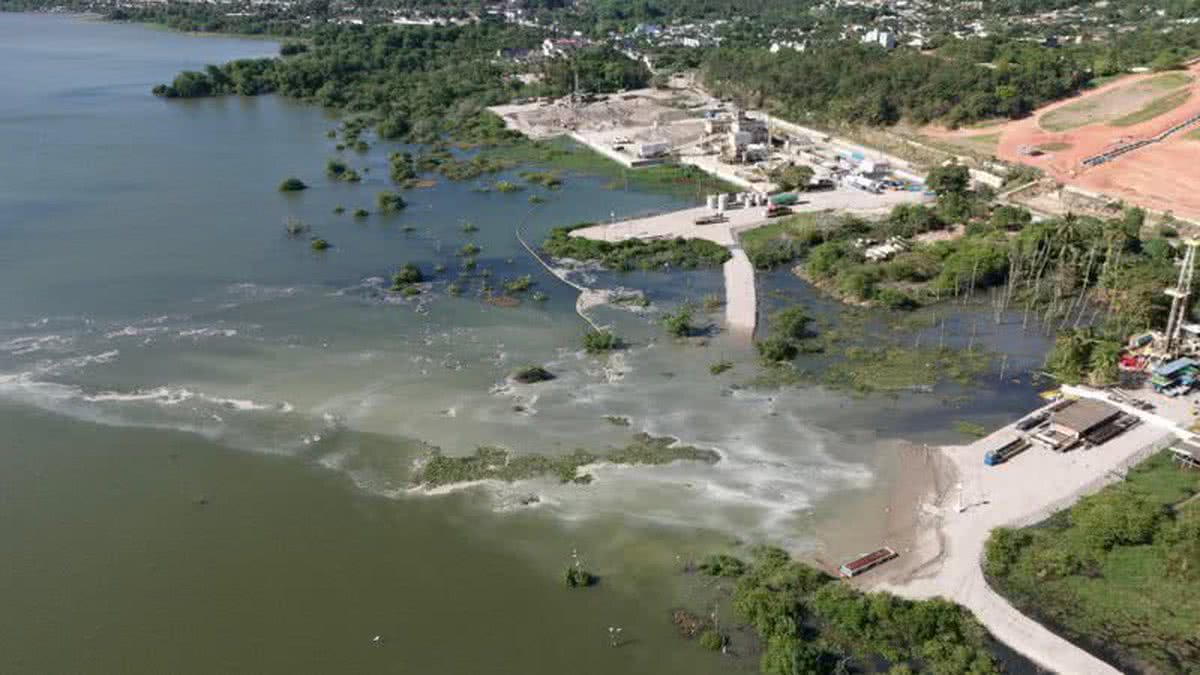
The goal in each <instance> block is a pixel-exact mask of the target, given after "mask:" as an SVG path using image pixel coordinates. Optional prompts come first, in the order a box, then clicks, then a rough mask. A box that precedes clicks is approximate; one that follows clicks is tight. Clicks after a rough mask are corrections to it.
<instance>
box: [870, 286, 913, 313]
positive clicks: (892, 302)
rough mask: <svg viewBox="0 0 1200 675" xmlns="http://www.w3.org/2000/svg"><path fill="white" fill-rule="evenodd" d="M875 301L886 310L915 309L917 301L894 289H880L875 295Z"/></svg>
mask: <svg viewBox="0 0 1200 675" xmlns="http://www.w3.org/2000/svg"><path fill="white" fill-rule="evenodd" d="M875 300H876V301H877V302H878V303H879V304H881V305H883V306H884V307H887V308H888V309H900V310H909V309H916V308H917V301H916V300H914V299H913V298H912V296H911V295H909V294H908V293H905V292H904V291H900V290H896V289H895V288H881V289H879V290H878V291H877V292H876V293H875Z"/></svg>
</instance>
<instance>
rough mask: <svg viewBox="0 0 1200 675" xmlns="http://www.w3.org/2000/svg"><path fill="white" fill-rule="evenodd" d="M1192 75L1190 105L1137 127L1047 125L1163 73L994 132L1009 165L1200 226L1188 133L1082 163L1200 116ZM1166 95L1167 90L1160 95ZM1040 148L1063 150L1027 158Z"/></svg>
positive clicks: (950, 135) (1195, 154)
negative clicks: (1062, 113)
mask: <svg viewBox="0 0 1200 675" xmlns="http://www.w3.org/2000/svg"><path fill="white" fill-rule="evenodd" d="M1189 74H1190V75H1191V76H1192V82H1191V84H1189V85H1187V86H1188V88H1190V89H1191V91H1192V92H1193V94H1192V96H1191V97H1190V98H1189V99H1188V100H1187V101H1186V102H1185V103H1184V104H1183V105H1181V106H1179V107H1177V108H1174V109H1172V110H1169V111H1167V112H1165V113H1163V114H1162V115H1159V116H1157V117H1155V118H1153V119H1150V120H1147V121H1145V122H1140V123H1138V124H1133V125H1130V126H1126V127H1114V126H1110V125H1109V124H1107V123H1105V122H1097V123H1090V124H1087V125H1085V126H1082V127H1079V128H1077V129H1072V130H1070V131H1063V132H1052V131H1046V130H1045V129H1043V128H1042V126H1041V120H1042V119H1043V118H1044V117H1046V116H1047V115H1050V114H1052V113H1054V112H1055V111H1058V110H1061V109H1063V108H1067V107H1070V106H1076V107H1078V106H1079V104H1080V102H1081V101H1085V100H1088V99H1092V98H1094V97H1104V98H1105V99H1111V98H1112V97H1113V92H1116V91H1117V90H1124V91H1126V92H1130V91H1137V89H1136V88H1133V87H1131V85H1136V84H1138V83H1140V82H1142V81H1143V80H1149V79H1153V78H1156V77H1161V76H1162V75H1161V74H1160V73H1147V74H1144V75H1131V76H1129V77H1124V78H1121V79H1119V80H1115V81H1113V82H1109V83H1107V84H1105V85H1104V86H1101V87H1098V88H1096V89H1094V90H1091V91H1088V92H1085V93H1083V94H1081V95H1079V96H1076V97H1073V98H1070V99H1066V100H1063V101H1059V102H1057V103H1053V104H1051V105H1049V106H1046V107H1045V108H1042V109H1041V110H1039V111H1037V112H1036V113H1034V115H1032V116H1031V117H1028V118H1025V119H1022V120H1016V121H1013V122H1008V123H1005V124H1003V125H1002V126H999V127H989V129H988V131H990V132H992V133H997V132H998V133H999V134H1000V141H999V144H998V146H997V148H996V156H997V157H999V158H1000V159H1003V160H1006V161H1010V162H1017V163H1022V164H1028V165H1030V166H1036V167H1038V168H1040V169H1042V170H1043V171H1045V172H1046V174H1047V175H1048V176H1049V177H1051V178H1053V179H1054V180H1056V181H1058V182H1061V183H1066V184H1069V185H1074V186H1077V187H1080V188H1083V189H1086V190H1092V191H1096V192H1103V193H1105V194H1107V195H1109V196H1111V197H1112V198H1114V199H1120V200H1124V201H1126V202H1129V203H1132V204H1136V205H1138V206H1142V207H1145V208H1149V209H1154V210H1159V211H1171V212H1172V213H1174V214H1175V215H1176V216H1179V217H1182V218H1186V219H1191V220H1200V173H1197V171H1196V168H1195V167H1196V164H1197V162H1200V143H1196V142H1194V141H1192V140H1190V139H1188V138H1187V133H1178V134H1176V135H1174V136H1171V137H1169V138H1168V139H1167V140H1165V141H1163V142H1161V143H1155V144H1153V145H1150V146H1147V147H1144V148H1141V149H1139V150H1136V151H1133V152H1130V153H1129V154H1126V155H1124V156H1122V157H1120V158H1118V159H1116V160H1114V161H1112V162H1109V163H1107V164H1104V165H1101V166H1098V167H1094V168H1085V167H1084V166H1083V164H1082V162H1083V160H1084V159H1085V158H1087V157H1091V156H1093V155H1096V154H1099V153H1102V152H1104V151H1105V150H1108V149H1111V148H1113V147H1116V146H1117V145H1120V144H1122V143H1128V142H1131V141H1135V140H1139V139H1144V138H1149V137H1152V136H1155V135H1156V134H1158V133H1160V132H1162V131H1164V130H1166V129H1168V128H1170V127H1172V126H1174V125H1176V124H1178V123H1180V122H1182V121H1184V120H1186V119H1188V118H1189V117H1192V116H1194V115H1198V114H1200V80H1198V79H1197V78H1198V77H1200V63H1197V64H1193V65H1192V66H1191V68H1190V69H1189ZM1160 93H1163V92H1162V91H1161V90H1160ZM1135 98H1136V97H1135ZM1150 98H1151V99H1152V98H1154V97H1153V96H1151V97H1150ZM1139 100H1140V99H1139ZM1142 103H1143V104H1144V103H1145V102H1144V101H1143V102H1142ZM1140 105H1141V104H1138V105H1136V106H1134V108H1137V107H1140ZM979 133H980V131H979V130H978V129H959V130H953V131H951V130H947V129H939V128H936V127H926V128H925V129H923V130H922V134H924V135H926V136H929V137H931V138H934V139H941V140H960V141H961V140H962V139H964V138H970V137H971V136H978V135H979ZM1039 147H1040V148H1056V149H1055V150H1052V151H1050V152H1045V153H1044V154H1042V155H1040V156H1036V157H1035V156H1030V155H1029V154H1027V152H1022V150H1028V149H1030V148H1039Z"/></svg>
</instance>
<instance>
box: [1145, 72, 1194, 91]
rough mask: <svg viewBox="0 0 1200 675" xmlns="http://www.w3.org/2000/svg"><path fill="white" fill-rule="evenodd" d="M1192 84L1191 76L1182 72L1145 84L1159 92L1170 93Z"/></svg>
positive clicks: (1163, 76) (1157, 78) (1160, 76)
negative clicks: (1172, 90)
mask: <svg viewBox="0 0 1200 675" xmlns="http://www.w3.org/2000/svg"><path fill="white" fill-rule="evenodd" d="M1191 82H1192V76H1191V75H1189V74H1187V73H1182V72H1175V73H1164V74H1162V75H1159V76H1158V77H1154V78H1151V79H1149V80H1146V81H1145V82H1144V83H1143V84H1145V85H1146V86H1148V87H1150V88H1151V89H1156V90H1158V91H1169V90H1171V89H1176V88H1178V87H1182V86H1185V85H1188V84H1191Z"/></svg>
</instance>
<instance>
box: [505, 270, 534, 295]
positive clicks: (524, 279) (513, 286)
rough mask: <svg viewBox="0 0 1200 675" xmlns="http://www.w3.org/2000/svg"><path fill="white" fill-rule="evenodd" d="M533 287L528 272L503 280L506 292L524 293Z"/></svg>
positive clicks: (531, 278)
mask: <svg viewBox="0 0 1200 675" xmlns="http://www.w3.org/2000/svg"><path fill="white" fill-rule="evenodd" d="M532 287H533V277H531V276H529V275H528V274H525V275H522V276H519V277H517V278H516V279H511V280H509V281H506V282H504V290H505V291H506V292H508V293H524V292H525V291H527V290H529V289H530V288H532Z"/></svg>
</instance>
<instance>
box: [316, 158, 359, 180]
mask: <svg viewBox="0 0 1200 675" xmlns="http://www.w3.org/2000/svg"><path fill="white" fill-rule="evenodd" d="M325 175H326V176H329V177H330V178H333V179H335V180H340V181H345V182H347V183H357V182H358V181H360V180H362V177H361V176H359V175H358V172H357V171H355V170H354V169H351V168H350V167H349V166H347V165H346V163H345V162H343V161H341V160H340V159H328V160H326V161H325Z"/></svg>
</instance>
